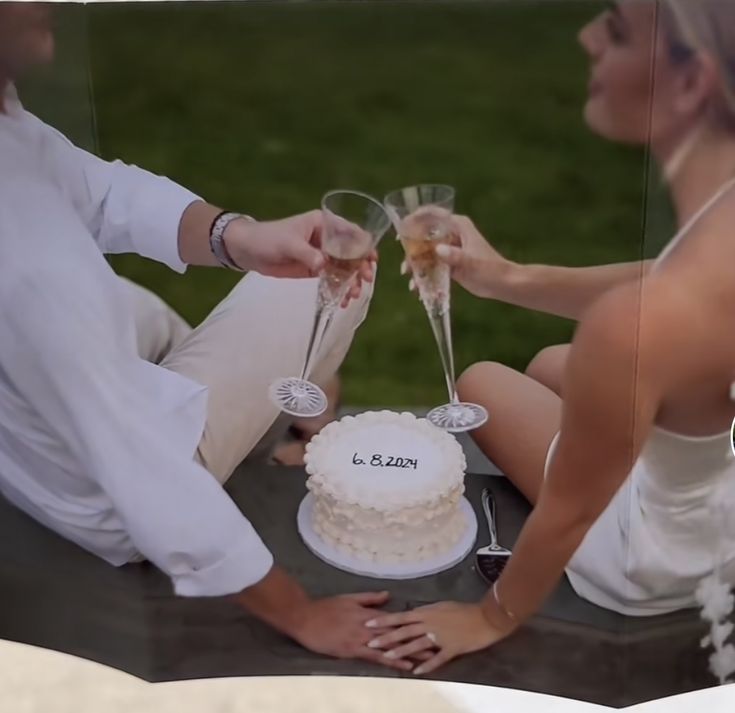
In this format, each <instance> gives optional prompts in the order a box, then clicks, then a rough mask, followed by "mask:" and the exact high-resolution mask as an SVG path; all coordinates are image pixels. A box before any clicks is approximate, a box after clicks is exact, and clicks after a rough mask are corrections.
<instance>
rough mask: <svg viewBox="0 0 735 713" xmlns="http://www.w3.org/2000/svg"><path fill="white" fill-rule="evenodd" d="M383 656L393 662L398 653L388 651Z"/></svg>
mask: <svg viewBox="0 0 735 713" xmlns="http://www.w3.org/2000/svg"><path fill="white" fill-rule="evenodd" d="M383 656H385V658H387V659H391V660H393V659H394V658H395V657H396V653H395V651H386V652H385V653H384V654H383Z"/></svg>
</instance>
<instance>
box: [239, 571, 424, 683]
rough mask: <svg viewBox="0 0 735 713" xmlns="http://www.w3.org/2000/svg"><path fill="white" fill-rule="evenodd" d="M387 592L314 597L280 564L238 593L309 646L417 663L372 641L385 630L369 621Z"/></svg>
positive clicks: (396, 663) (396, 664)
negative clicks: (394, 656) (370, 625)
mask: <svg viewBox="0 0 735 713" xmlns="http://www.w3.org/2000/svg"><path fill="white" fill-rule="evenodd" d="M388 598H389V595H388V593H387V592H378V593H364V594H344V595H342V596H337V597H329V598H326V599H316V600H314V599H311V598H310V597H309V596H308V595H307V594H306V592H305V591H304V590H303V589H302V587H301V586H300V585H299V584H298V582H296V580H295V579H293V578H292V577H290V576H289V575H288V574H286V572H284V571H283V570H282V569H281V568H280V567H277V566H274V567H273V568H272V569H271V571H270V572H269V573H268V574H267V575H266V576H265V577H264V578H263V579H262V580H261V581H260V582H258V583H257V584H254V585H253V586H251V587H248V588H247V589H245V590H243V591H242V592H240V594H237V595H235V596H234V600H235V601H236V602H237V603H238V604H240V606H242V607H244V608H245V609H247V610H248V611H249V612H250V613H251V614H252V615H253V616H256V617H257V618H258V619H260V620H261V621H264V622H265V623H266V624H270V625H271V626H272V627H273V628H274V629H277V630H278V631H280V632H281V633H283V634H286V635H287V636H289V637H291V638H292V639H294V640H295V641H297V642H298V643H300V644H301V645H302V646H304V647H305V648H307V649H309V650H311V651H314V652H316V653H320V654H325V655H327V656H335V657H337V658H355V659H358V658H359V659H364V660H365V661H372V662H374V663H380V664H383V665H384V666H390V667H392V668H396V669H399V670H402V671H408V670H410V669H411V664H410V663H409V662H407V661H401V660H399V659H396V660H393V661H390V660H387V659H385V658H384V657H383V656H382V655H381V652H379V651H375V650H374V649H371V648H368V646H367V642H368V641H369V640H370V639H371V638H373V637H374V636H376V635H377V634H379V633H383V630H378V631H377V632H376V631H375V629H373V630H371V629H368V628H367V627H366V626H365V623H366V622H367V621H369V620H370V619H373V618H374V617H375V616H376V611H375V609H372V608H371V607H377V606H381V605H383V604H385V603H386V602H387V601H388Z"/></svg>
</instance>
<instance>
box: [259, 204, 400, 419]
mask: <svg viewBox="0 0 735 713" xmlns="http://www.w3.org/2000/svg"><path fill="white" fill-rule="evenodd" d="M322 216H323V226H322V236H321V249H322V252H323V253H324V258H325V260H324V267H323V268H322V270H321V272H320V274H319V285H318V288H317V299H316V311H315V314H314V323H313V325H312V329H311V335H310V336H309V343H308V346H307V348H306V358H305V359H304V367H303V369H302V371H301V375H300V376H298V377H296V376H291V377H286V378H282V379H277V380H276V381H274V382H273V383H272V384H271V386H270V390H269V395H270V398H271V401H273V403H274V404H276V406H278V407H279V408H280V409H281V411H284V412H285V413H288V414H290V415H291V416H299V417H316V416H320V415H321V414H323V413H324V412H325V411H326V410H327V406H328V403H327V397H326V395H325V394H324V392H323V391H322V389H320V388H319V386H318V385H317V384H314V383H313V382H311V381H309V380H308V379H307V376H308V374H309V373H310V371H311V368H312V366H313V361H314V356H315V354H316V352H317V351H318V349H319V347H320V346H321V344H322V342H323V340H324V334H325V333H326V331H327V328H328V327H329V325H330V323H331V321H332V317H333V315H334V313H335V312H336V311H337V310H338V309H339V306H340V304H341V303H342V301H343V300H344V298H345V297H346V295H347V292H348V290H349V289H350V287H351V286H352V284H353V281H354V279H355V276H356V275H357V272H358V270H359V269H360V266H361V264H362V263H363V261H364V260H366V259H368V258H369V257H370V255H371V254H372V253H373V251H374V250H375V248H376V247H377V245H378V243H379V242H380V239H381V238H382V237H383V235H385V233H386V232H387V230H388V229H389V228H390V218H389V217H388V215H387V214H386V212H385V209H384V208H383V206H382V205H381V204H380V203H379V202H378V201H377V200H375V199H374V198H371V197H370V196H368V195H366V194H364V193H359V192H357V191H330V192H329V193H327V194H326V195H325V196H324V198H323V199H322Z"/></svg>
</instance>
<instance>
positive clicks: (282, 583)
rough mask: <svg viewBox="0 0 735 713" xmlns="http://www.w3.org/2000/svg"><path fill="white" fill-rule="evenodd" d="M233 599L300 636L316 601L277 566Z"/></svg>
mask: <svg viewBox="0 0 735 713" xmlns="http://www.w3.org/2000/svg"><path fill="white" fill-rule="evenodd" d="M233 599H234V600H235V601H236V602H237V603H238V604H239V605H240V606H242V607H243V608H245V609H247V611H248V612H250V613H251V614H252V615H253V616H255V617H257V618H258V619H260V620H261V621H264V622H265V623H266V624H269V625H270V626H272V627H273V628H274V629H277V630H278V631H280V632H281V633H283V634H286V635H288V636H290V637H291V638H294V639H297V640H298V638H299V632H300V630H301V628H302V626H303V623H304V619H305V616H304V613H305V610H306V608H307V607H308V606H309V604H311V601H312V600H311V597H309V595H308V594H307V593H306V592H305V591H304V589H303V588H302V587H301V585H300V584H299V583H298V582H297V581H296V580H295V579H293V578H292V577H290V576H289V575H288V574H286V572H285V571H283V570H282V569H280V568H279V567H277V566H274V567H273V568H271V570H270V572H268V574H267V575H266V576H265V577H264V578H263V579H261V580H260V582H258V583H257V584H254V585H252V586H250V587H248V588H247V589H244V590H243V591H242V592H240V593H239V594H235V595H233Z"/></svg>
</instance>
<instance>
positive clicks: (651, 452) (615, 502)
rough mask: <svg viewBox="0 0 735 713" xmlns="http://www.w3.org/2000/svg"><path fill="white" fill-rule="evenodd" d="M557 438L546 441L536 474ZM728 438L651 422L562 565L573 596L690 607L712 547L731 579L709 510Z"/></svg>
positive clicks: (637, 607)
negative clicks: (625, 472)
mask: <svg viewBox="0 0 735 713" xmlns="http://www.w3.org/2000/svg"><path fill="white" fill-rule="evenodd" d="M734 185H735V179H733V180H731V181H728V182H727V183H725V184H724V185H723V186H722V187H721V188H720V189H719V190H718V191H717V193H716V194H715V195H714V196H713V197H712V198H711V199H710V200H709V201H708V202H707V203H706V204H705V205H704V206H703V207H702V208H701V209H700V210H699V211H698V212H697V214H696V215H694V217H693V218H692V219H691V220H690V221H688V223H687V224H686V225H685V226H684V227H683V228H682V229H681V230H680V231H679V232H678V233H677V234H676V236H675V237H674V238H672V240H671V241H670V242H669V244H668V245H667V246H666V247H665V248H664V250H663V251H662V252H661V253H660V255H659V256H658V258H657V259H656V261H655V263H654V265H653V266H652V270H655V269H656V268H657V267H658V266H659V265H660V263H661V262H662V261H663V259H664V258H665V257H666V255H668V254H669V252H670V251H671V250H672V249H673V248H674V246H675V245H676V244H677V243H678V242H679V241H680V240H681V239H682V238H683V237H684V235H686V234H687V233H688V231H689V230H690V228H691V227H692V226H693V225H694V223H696V222H697V221H698V220H699V219H700V218H701V217H702V216H703V215H704V214H705V213H706V212H707V211H708V210H709V209H710V208H711V207H712V206H713V205H714V204H715V203H716V202H717V201H718V200H719V199H720V198H721V197H722V196H724V195H725V193H726V192H727V191H728V190H729V189H730V188H732V187H733V186H734ZM731 394H732V392H731ZM558 438H559V434H558V433H557V434H556V436H555V437H554V440H553V441H552V442H551V445H550V446H549V450H548V453H547V456H546V465H545V469H544V475H546V473H547V472H548V468H549V464H550V462H551V458H552V456H553V453H554V450H555V448H556V444H557V442H558ZM730 438H731V436H730V431H729V430H728V431H726V432H724V433H718V434H715V435H712V436H704V437H692V436H684V435H681V434H677V433H672V432H671V431H667V430H665V429H663V428H660V427H658V426H654V428H653V430H652V432H651V434H650V436H649V438H648V439H647V440H646V442H645V443H644V445H643V448H642V450H641V453H640V455H639V457H638V459H637V460H636V462H635V464H634V466H633V468H632V470H631V472H630V475H629V476H628V478H627V479H626V481H625V483H624V484H623V485H622V486H621V488H620V489H619V490H618V492H617V493H616V494H615V496H614V497H613V499H612V500H611V502H610V503H609V504H608V506H607V508H606V509H605V510H604V511H603V513H602V515H600V517H599V518H598V520H597V521H596V522H595V524H594V525H593V526H592V527H591V529H590V530H589V531H588V532H587V535H586V536H585V538H584V540H583V541H582V543H581V545H580V546H579V548H578V549H577V551H576V552H575V554H574V556H573V557H572V559H571V560H570V562H569V564H568V565H567V568H566V574H567V577H568V578H569V582H570V584H571V585H572V587H573V588H574V590H575V591H576V592H577V594H578V595H579V596H580V597H582V598H583V599H586V600H588V601H590V602H592V603H594V604H597V605H599V606H602V607H605V608H606V609H611V610H613V611H617V612H620V613H622V614H626V615H631V616H648V615H654V614H662V613H666V612H671V611H675V610H677V609H684V608H687V607H694V606H697V602H696V599H695V590H696V589H697V586H698V585H699V583H700V581H701V580H702V579H703V578H705V577H707V576H709V575H710V574H712V572H713V570H714V567H715V558H716V557H717V555H718V551H719V552H720V553H724V563H721V565H722V575H721V576H722V577H723V580H724V581H727V582H729V583H731V584H733V585H735V539H732V535H731V534H730V535H729V534H728V533H721V532H719V531H718V530H719V527H718V523H717V519H716V518H714V517H713V516H712V511H711V509H710V499H711V498H712V496H713V494H714V493H717V494H718V497H720V496H721V497H727V498H730V497H735V456H734V455H733V452H732V448H731V443H730ZM723 538H725V539H724V541H723ZM718 548H719V550H718Z"/></svg>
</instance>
